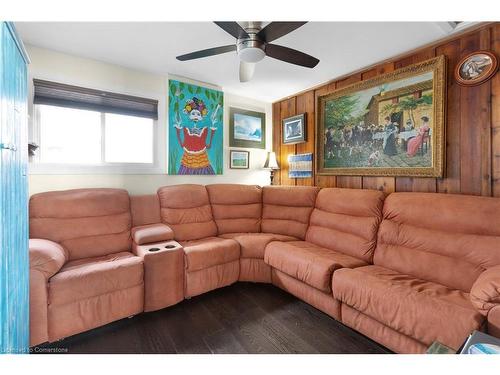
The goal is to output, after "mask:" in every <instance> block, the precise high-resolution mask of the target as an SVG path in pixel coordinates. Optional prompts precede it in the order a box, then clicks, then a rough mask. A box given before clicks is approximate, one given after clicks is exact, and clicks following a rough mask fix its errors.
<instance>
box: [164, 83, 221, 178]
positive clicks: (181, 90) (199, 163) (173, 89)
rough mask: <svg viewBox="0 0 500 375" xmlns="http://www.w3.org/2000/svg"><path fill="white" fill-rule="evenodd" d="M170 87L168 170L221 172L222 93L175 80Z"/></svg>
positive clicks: (171, 172) (176, 171) (184, 172)
mask: <svg viewBox="0 0 500 375" xmlns="http://www.w3.org/2000/svg"><path fill="white" fill-rule="evenodd" d="M168 86H169V100H168V173H169V174H172V175H176V174H178V175H214V174H222V172H223V164H224V160H223V145H224V143H223V133H224V131H223V114H224V107H223V106H224V95H223V93H222V92H221V91H217V90H213V89H209V88H206V87H201V86H196V85H192V84H189V83H185V82H180V81H175V80H169V82H168Z"/></svg>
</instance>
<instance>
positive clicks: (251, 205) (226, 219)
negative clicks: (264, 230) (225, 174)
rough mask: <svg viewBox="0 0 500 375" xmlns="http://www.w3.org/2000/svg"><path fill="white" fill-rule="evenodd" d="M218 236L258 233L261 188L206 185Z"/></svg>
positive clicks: (255, 186) (235, 185)
mask: <svg viewBox="0 0 500 375" xmlns="http://www.w3.org/2000/svg"><path fill="white" fill-rule="evenodd" d="M206 187H207V191H208V196H209V198H210V204H211V206H212V214H213V215H214V219H215V223H216V224H217V229H218V233H219V234H224V233H238V232H246V233H255V232H260V219H261V216H262V188H261V187H260V186H257V185H240V184H213V185H207V186H206Z"/></svg>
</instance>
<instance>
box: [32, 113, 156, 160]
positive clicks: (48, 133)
mask: <svg viewBox="0 0 500 375" xmlns="http://www.w3.org/2000/svg"><path fill="white" fill-rule="evenodd" d="M36 107H37V108H36V111H37V118H38V126H39V132H40V139H39V143H40V150H39V162H40V163H51V164H79V165H99V164H106V163H147V164H152V163H153V159H154V158H153V150H154V145H153V126H154V124H153V120H151V119H148V118H143V117H137V116H127V115H117V114H113V113H102V112H96V111H88V110H81V109H74V108H64V107H56V106H50V105H36Z"/></svg>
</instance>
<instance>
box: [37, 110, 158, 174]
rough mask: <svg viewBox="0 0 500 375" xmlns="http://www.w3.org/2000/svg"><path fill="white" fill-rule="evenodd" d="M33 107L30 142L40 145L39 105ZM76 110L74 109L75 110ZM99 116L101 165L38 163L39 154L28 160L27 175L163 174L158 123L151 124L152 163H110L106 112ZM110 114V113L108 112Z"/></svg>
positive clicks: (154, 121)
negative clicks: (106, 150) (106, 139)
mask: <svg viewBox="0 0 500 375" xmlns="http://www.w3.org/2000/svg"><path fill="white" fill-rule="evenodd" d="M32 105H33V118H32V121H31V126H32V135H33V136H32V141H33V142H35V143H37V144H38V145H41V142H42V140H41V139H40V138H41V136H40V133H41V128H40V126H41V124H40V120H41V118H40V107H39V106H40V104H32ZM75 109H76V108H75ZM94 112H99V111H94ZM99 113H100V115H101V163H99V164H73V163H72V164H65V163H43V162H41V161H40V153H39V152H36V153H35V156H34V157H32V158H31V159H30V163H29V174H33V175H37V174H38V175H40V174H46V175H65V174H164V173H165V166H164V165H163V164H164V163H161V160H160V155H159V154H160V152H159V150H160V148H161V147H162V145H161V139H160V138H161V137H159V126H158V125H159V121H158V120H157V119H151V121H152V122H153V125H152V126H153V142H152V143H153V145H152V146H153V162H152V163H110V162H105V161H104V160H105V136H106V135H105V115H106V113H108V112H99ZM110 113H111V112H110Z"/></svg>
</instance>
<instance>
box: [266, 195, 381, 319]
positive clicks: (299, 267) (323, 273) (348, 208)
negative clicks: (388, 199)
mask: <svg viewBox="0 0 500 375" xmlns="http://www.w3.org/2000/svg"><path fill="white" fill-rule="evenodd" d="M384 197H385V195H384V193H382V192H379V191H372V190H355V189H338V188H324V189H321V190H320V191H319V192H318V194H317V197H316V200H315V202H314V206H313V207H314V209H312V208H311V210H312V213H311V216H310V223H309V226H308V228H307V232H306V235H305V240H299V241H290V242H278V241H276V242H271V243H270V244H269V245H268V246H267V248H266V252H265V262H266V263H267V264H269V265H271V266H272V267H273V270H272V281H273V284H275V285H276V286H278V287H281V288H283V289H285V290H287V291H288V292H290V293H292V294H294V295H295V296H297V297H299V298H301V299H302V300H304V301H306V302H308V303H309V304H311V305H313V306H314V307H316V308H318V309H319V310H322V311H324V312H325V313H327V314H328V315H330V316H332V317H334V318H335V319H337V320H340V303H339V302H338V301H337V300H336V299H334V298H332V292H331V280H332V274H334V272H335V271H336V270H338V269H340V268H344V267H348V268H356V267H362V266H366V265H368V264H369V263H370V262H371V260H372V256H373V251H374V249H375V244H376V238H377V230H378V226H379V223H380V221H381V214H382V206H383V201H384Z"/></svg>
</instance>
